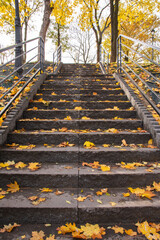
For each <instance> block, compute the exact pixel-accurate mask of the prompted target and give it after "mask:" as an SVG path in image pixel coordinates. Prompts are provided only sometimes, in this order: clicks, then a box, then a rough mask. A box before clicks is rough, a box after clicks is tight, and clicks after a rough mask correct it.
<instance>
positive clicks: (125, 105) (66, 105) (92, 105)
mask: <svg viewBox="0 0 160 240" xmlns="http://www.w3.org/2000/svg"><path fill="white" fill-rule="evenodd" d="M77 106H81V107H82V108H84V109H105V108H114V107H115V106H116V107H118V108H120V109H129V108H131V107H132V105H131V103H130V102H128V101H126V102H125V101H124V102H118V101H117V102H116V101H112V102H73V101H70V102H55V101H51V102H49V103H46V102H44V103H43V102H36V101H33V102H31V103H30V104H29V107H28V108H33V107H37V108H39V109H53V108H58V109H74V108H75V107H77Z"/></svg>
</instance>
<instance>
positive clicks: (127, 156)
mask: <svg viewBox="0 0 160 240" xmlns="http://www.w3.org/2000/svg"><path fill="white" fill-rule="evenodd" d="M16 148H17V147H7V146H4V147H3V148H1V151H0V159H2V161H4V162H6V161H8V160H10V161H11V160H14V161H15V162H19V161H22V162H23V161H24V160H25V162H35V161H38V162H40V163H43V162H48V163H75V162H77V159H79V162H93V161H98V162H100V163H101V164H113V163H121V162H122V161H123V162H126V163H127V162H142V161H145V162H156V161H159V159H160V149H158V148H155V149H151V148H145V147H137V149H135V148H132V147H121V146H116V147H113V146H112V147H108V148H104V147H102V146H98V147H97V149H85V148H83V147H76V146H74V147H64V148H57V147H52V146H51V148H47V147H45V146H42V145H37V146H36V147H35V148H33V149H20V150H19V149H18V150H16Z"/></svg>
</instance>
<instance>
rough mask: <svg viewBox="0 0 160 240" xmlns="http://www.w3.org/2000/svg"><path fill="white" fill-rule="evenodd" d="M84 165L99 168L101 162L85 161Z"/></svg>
mask: <svg viewBox="0 0 160 240" xmlns="http://www.w3.org/2000/svg"><path fill="white" fill-rule="evenodd" d="M82 166H88V167H91V168H98V167H99V166H100V164H99V162H96V161H94V162H93V163H87V162H83V163H82Z"/></svg>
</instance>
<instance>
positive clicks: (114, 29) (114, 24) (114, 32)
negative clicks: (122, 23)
mask: <svg viewBox="0 0 160 240" xmlns="http://www.w3.org/2000/svg"><path fill="white" fill-rule="evenodd" d="M118 10H119V0H115V1H114V0H110V11H111V62H116V58H117V44H116V43H117V37H118Z"/></svg>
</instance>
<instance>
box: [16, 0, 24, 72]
mask: <svg viewBox="0 0 160 240" xmlns="http://www.w3.org/2000/svg"><path fill="white" fill-rule="evenodd" d="M15 42H16V44H20V43H22V28H21V22H20V16H19V3H18V0H15ZM22 52H23V50H22V45H20V46H18V47H16V48H15V57H18V56H19V55H22ZM22 62H23V56H20V57H18V58H16V59H15V69H17V68H19V67H20V66H22ZM17 73H18V74H19V75H20V76H21V75H22V73H23V69H22V68H20V69H18V70H17Z"/></svg>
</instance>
